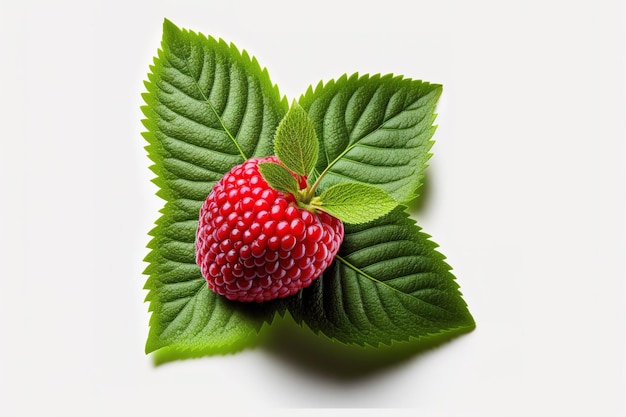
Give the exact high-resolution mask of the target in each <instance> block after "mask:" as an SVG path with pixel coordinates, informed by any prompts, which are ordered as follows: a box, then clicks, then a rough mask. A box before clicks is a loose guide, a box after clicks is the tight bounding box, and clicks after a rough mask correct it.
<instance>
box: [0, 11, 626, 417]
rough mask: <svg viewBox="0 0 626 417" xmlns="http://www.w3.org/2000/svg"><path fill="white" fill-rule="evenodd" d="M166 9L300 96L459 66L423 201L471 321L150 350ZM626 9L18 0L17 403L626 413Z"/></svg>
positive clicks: (14, 193)
mask: <svg viewBox="0 0 626 417" xmlns="http://www.w3.org/2000/svg"><path fill="white" fill-rule="evenodd" d="M164 17H167V18H169V19H171V20H172V21H173V22H174V23H175V24H177V25H178V26H181V27H187V28H190V29H193V30H195V31H199V32H202V33H205V34H211V35H213V36H216V37H222V38H224V39H226V40H227V41H232V42H234V43H235V44H236V45H237V46H238V47H239V48H241V49H246V50H248V51H249V52H250V53H251V54H252V55H254V56H256V57H257V58H258V59H259V61H260V62H261V65H263V66H266V67H267V68H268V70H269V72H270V75H271V77H272V80H273V81H274V82H276V83H277V84H278V85H279V86H280V88H281V92H282V93H283V94H286V95H287V97H288V98H289V99H290V100H291V99H292V98H294V97H297V96H299V94H300V93H302V92H304V91H305V89H306V88H307V87H308V85H309V84H312V83H313V84H316V83H317V82H318V81H319V80H329V79H331V78H336V77H338V76H340V75H341V74H343V73H346V72H347V73H353V72H357V71H358V72H361V73H390V72H392V73H396V74H403V75H405V76H407V77H411V78H416V79H424V80H428V81H432V82H437V83H442V84H443V85H444V93H443V96H442V98H441V101H440V105H439V108H438V112H439V117H438V119H437V123H438V124H439V129H438V130H437V132H436V134H435V139H436V144H435V146H434V147H433V153H434V156H433V158H432V159H431V166H430V168H429V169H428V171H427V173H428V186H427V188H426V190H425V191H426V199H425V202H424V203H423V206H422V208H421V209H420V210H415V212H414V215H415V217H416V218H417V219H418V221H419V223H420V224H421V225H422V226H423V227H424V229H425V231H426V232H428V233H429V234H431V235H432V236H433V240H435V241H436V242H438V243H439V244H440V245H441V251H442V252H443V253H444V254H446V255H447V257H448V261H449V263H450V264H451V265H452V266H453V268H454V272H455V274H456V276H457V278H458V282H459V284H460V285H461V289H462V291H463V294H464V298H465V300H466V301H467V303H468V304H469V307H470V311H471V312H472V313H473V315H474V317H475V319H476V321H477V324H478V327H477V328H476V330H475V331H474V332H472V333H470V334H467V335H464V336H461V337H459V338H456V339H454V340H452V341H451V342H450V343H447V344H445V345H443V346H440V347H439V348H437V349H435V350H432V351H428V352H424V353H422V354H419V355H410V356H408V357H404V358H403V359H402V360H397V361H393V363H391V364H388V365H386V366H373V365H371V364H368V363H365V362H358V361H357V362H356V365H350V364H349V363H348V364H345V363H344V364H342V365H341V366H337V367H335V366H333V362H332V361H333V358H330V357H327V354H326V353H324V354H316V353H315V349H309V350H308V352H307V351H306V348H305V346H304V345H305V344H308V342H306V343H303V342H300V345H298V344H297V342H296V339H294V338H293V337H292V338H290V337H283V338H282V339H278V340H277V341H274V342H271V341H270V342H267V343H264V344H262V345H261V346H259V347H257V348H255V349H249V350H246V351H244V352H241V353H237V354H234V355H228V356H216V357H209V358H202V359H197V360H187V361H179V362H174V363H170V364H167V365H164V366H160V367H155V366H154V365H153V364H152V361H151V357H150V356H146V355H144V353H143V348H144V341H145V338H146V335H147V331H148V318H149V316H148V313H147V307H148V306H147V304H144V303H143V299H144V297H145V291H144V290H143V289H142V286H143V283H144V281H145V276H142V271H143V269H144V267H145V264H144V263H143V262H142V258H143V257H144V256H145V254H146V253H147V250H146V249H145V245H146V243H147V241H148V236H147V234H146V233H147V231H148V230H149V229H150V228H151V227H152V224H153V222H154V220H155V219H156V217H157V211H158V209H159V208H160V207H161V205H162V201H160V200H159V199H158V198H156V197H155V196H154V192H155V191H156V187H155V186H154V185H153V184H151V183H150V179H151V178H152V174H151V173H150V171H149V170H148V168H147V167H148V165H149V161H148V159H147V158H146V156H145V151H144V150H143V146H144V145H145V143H144V141H143V139H142V137H141V136H140V133H141V132H142V131H143V127H142V125H141V123H140V119H141V118H142V114H141V112H140V110H139V107H140V106H141V105H142V99H141V93H142V92H143V91H144V87H143V80H144V79H146V74H147V72H148V66H149V65H150V63H151V60H152V57H153V56H154V55H155V54H156V50H157V48H158V47H159V43H160V37H161V24H162V21H163V18H164ZM625 22H626V19H625V18H624V9H623V7H621V5H620V3H619V2H617V1H555V0H541V1H534V0H530V1H514V2H503V1H495V0H493V1H432V0H431V1H428V2H423V1H411V2H408V1H407V2H398V1H392V0H386V1H377V2H373V1H367V0H362V1H358V2H356V1H354V2H352V1H350V2H342V1H339V0H333V1H309V2H305V3H304V2H303V3H300V2H293V1H292V2H287V1H285V2H275V1H258V2H253V1H250V2H244V1H220V2H215V1H211V0H205V1H172V2H169V1H163V0H162V1H141V2H125V1H116V0H106V1H105V0H103V1H100V2H95V1H84V2H83V1H55V2H47V1H33V0H29V1H23V2H19V3H18V2H17V1H7V0H2V1H0V56H1V58H0V88H1V91H0V143H1V148H0V186H1V189H0V248H1V252H0V415H2V416H57V415H58V416H75V415H76V416H78V415H81V416H82V415H96V416H99V415H102V416H110V415H152V416H161V415H174V413H175V414H176V415H181V416H195V415H209V414H212V415H215V414H217V413H220V414H229V413H228V411H229V410H230V411H243V412H244V413H247V414H248V415H265V414H267V415H292V413H293V410H286V409H285V408H312V407H330V408H335V409H336V410H334V411H333V412H332V413H337V414H339V413H345V414H351V415H352V414H355V413H350V412H349V411H347V410H345V409H344V408H365V409H367V408H372V407H385V408H396V407H398V408H399V410H396V412H395V414H402V415H405V414H406V415H430V416H528V415H534V416H555V415H568V416H590V415H597V416H623V415H626V404H625V402H624V400H623V399H622V398H620V397H621V396H623V394H624V393H626V365H625V360H624V359H625V354H624V352H625V351H626V346H625V345H626V343H625V342H626V338H625V332H626V328H625V320H624V319H625V318H626V308H625V307H624V305H625V301H626V287H625V285H624V278H625V277H626V274H625V272H626V271H625V268H624V261H623V255H624V252H625V249H626V239H625V238H626V226H625V221H624V218H625V215H624V213H626V210H625V209H626V207H625V206H626V196H625V191H626V190H625V182H624V179H625V178H626V177H625V174H626V172H625V171H626V169H625V168H624V163H625V162H626V158H625V147H624V140H625V139H626V137H625V133H626V124H625V122H624V120H625V116H626V99H625V92H626V89H625V81H626V79H625V74H626V71H625V70H626V65H625V64H626V62H625V59H624V57H625V54H624V52H625V49H624V47H625V45H624V40H625V39H626V36H625V35H626V31H625V30H624V25H625ZM291 330H293V329H291ZM304 340H307V339H304ZM283 342H285V343H287V344H289V343H296V347H297V349H304V352H305V353H303V354H300V353H298V352H295V353H293V352H292V353H289V350H290V349H292V348H291V346H286V347H285V346H281V344H282V343H283ZM311 343H312V344H313V346H316V345H315V343H314V342H313V341H311ZM323 345H324V344H323V343H322V347H320V349H322V350H323V349H324V348H323ZM307 346H308V345H307ZM308 347H310V346H308ZM330 355H331V356H332V352H331V353H330ZM357 359H358V358H356V357H355V361H356V360H357ZM334 360H337V358H334ZM355 368H356V369H355ZM411 409H415V410H411ZM253 410H256V411H253ZM300 413H302V414H305V410H300ZM370 413H371V415H379V414H378V413H379V412H378V411H375V410H373V411H370V412H367V410H364V411H359V415H364V414H366V415H370ZM306 414H307V415H308V414H309V413H306ZM311 414H312V413H311ZM395 414H394V413H391V415H395Z"/></svg>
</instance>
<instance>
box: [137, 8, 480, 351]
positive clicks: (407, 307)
mask: <svg viewBox="0 0 626 417" xmlns="http://www.w3.org/2000/svg"><path fill="white" fill-rule="evenodd" d="M146 89H147V92H146V93H145V94H144V95H143V97H144V100H145V102H146V105H145V106H144V107H142V110H143V112H144V114H145V116H146V120H144V124H145V126H146V129H147V132H146V133H145V134H144V137H145V138H146V140H147V141H148V144H149V145H148V146H147V147H146V149H147V151H148V156H149V158H150V159H151V160H152V161H153V162H154V165H153V166H152V167H151V169H152V170H153V171H154V173H155V174H156V178H155V179H154V183H155V184H156V185H157V186H158V187H159V190H158V192H157V195H158V196H160V197H161V198H163V199H164V200H165V204H164V207H163V209H162V210H161V217H160V218H159V219H158V220H157V221H156V227H155V228H154V229H153V230H152V231H151V232H150V235H151V236H152V240H151V241H150V243H149V245H148V247H149V248H150V253H149V254H148V256H147V257H146V261H147V262H148V263H149V265H148V267H147V268H146V271H145V273H146V274H148V275H149V278H148V280H147V282H146V285H145V288H146V289H147V290H148V295H147V297H146V300H147V301H149V302H150V307H149V309H150V311H151V312H152V316H151V319H150V333H149V336H148V341H147V343H146V351H147V352H153V351H158V352H160V353H163V354H166V355H169V357H170V359H172V358H174V359H175V358H180V357H188V356H200V355H205V354H215V353H225V352H233V351H236V350H238V349H241V348H244V347H246V346H249V345H250V344H252V343H254V341H255V338H256V335H257V333H258V331H259V330H260V329H261V327H262V326H263V325H264V323H271V321H272V319H273V317H274V316H275V314H276V313H279V314H281V315H282V314H284V313H285V311H286V309H288V311H289V312H290V314H291V315H292V316H293V317H294V318H295V319H296V320H297V321H298V322H299V323H306V324H307V325H308V326H309V327H310V328H312V329H313V330H314V331H316V332H322V333H324V334H326V335H327V336H329V337H330V338H333V339H336V340H340V341H342V342H345V343H348V344H357V345H372V346H378V345H379V344H381V343H382V344H389V343H391V342H392V341H394V340H397V341H405V340H409V339H417V340H418V341H420V342H424V343H426V342H428V341H431V340H434V339H433V338H435V337H441V336H444V337H451V336H453V335H455V334H458V333H460V332H464V331H469V330H471V329H472V328H473V326H474V322H473V319H472V317H471V315H470V314H469V312H468V311H467V308H466V306H465V303H464V301H463V299H462V298H461V295H460V293H459V291H458V287H457V284H456V283H455V281H454V276H453V275H452V274H451V273H450V267H449V266H448V265H447V264H446V263H445V262H444V257H443V256H442V255H441V254H439V253H438V252H437V251H436V250H435V248H436V245H435V244H434V243H432V242H430V241H429V240H428V236H427V235H425V234H423V233H422V232H421V231H420V229H419V227H418V226H416V225H415V223H414V222H413V220H411V219H409V218H408V215H407V214H406V213H405V212H404V211H403V209H402V206H400V207H397V208H396V209H395V210H393V211H391V212H389V213H387V212H388V211H389V210H391V209H392V204H393V206H395V205H396V202H400V203H406V202H408V201H410V200H412V199H413V198H414V197H415V191H416V189H417V187H418V186H419V184H420V179H421V177H422V175H423V170H424V168H425V167H426V161H427V160H428V158H429V156H430V154H429V153H428V152H429V150H430V147H431V140H430V139H431V137H432V135H433V132H434V127H433V126H432V123H433V121H434V118H435V116H434V110H435V105H436V102H437V99H438V97H439V95H440V94H441V87H440V86H439V85H434V84H428V83H425V82H421V81H413V80H408V79H402V78H401V77H392V76H382V77H381V76H378V75H374V76H371V77H369V76H365V77H358V76H357V75H353V76H351V77H347V76H343V77H341V78H340V79H338V80H337V81H332V82H329V83H327V84H321V83H320V84H319V85H318V87H317V88H315V89H312V88H310V89H309V90H308V91H307V93H306V94H305V95H303V96H302V97H301V98H300V100H299V101H298V103H299V104H300V105H301V106H300V105H298V104H294V105H292V106H291V109H290V108H289V106H288V102H287V100H286V99H285V98H283V97H281V96H280V94H279V92H278V89H277V87H276V86H274V85H273V84H272V83H271V81H270V78H269V76H268V74H267V71H266V70H264V69H261V67H260V66H259V64H258V62H257V61H256V60H255V59H254V58H250V57H249V56H248V54H247V53H246V52H239V51H238V50H237V49H236V48H235V46H234V45H232V44H231V45H228V44H226V43H225V42H224V41H222V40H219V41H218V40H215V39H213V38H211V37H205V36H203V35H200V34H196V33H194V32H190V31H186V30H180V29H179V28H177V27H176V26H175V25H174V24H173V23H171V22H169V21H167V20H166V21H165V23H164V25H163V41H162V44H161V49H160V50H159V52H158V57H156V58H155V60H154V64H153V65H152V66H151V67H150V73H149V74H148V82H146ZM288 111H289V116H288V117H286V118H284V116H285V115H286V114H287V113H288ZM281 121H282V122H281ZM279 124H280V128H279ZM277 130H278V131H277ZM275 133H276V136H274V135H275ZM274 138H275V140H274ZM294 140H295V141H299V144H298V145H297V146H296V147H295V148H294V149H291V150H289V149H290V145H291V144H293V141H294ZM274 142H276V143H274ZM284 150H288V151H287V152H283V151H284ZM294 150H297V151H298V152H300V153H299V154H298V152H295V155H296V158H293V160H291V159H290V157H289V156H285V154H290V155H294V152H293V151H294ZM274 151H275V152H276V154H277V156H278V157H279V158H280V159H281V161H282V162H283V163H284V164H285V166H286V167H287V168H288V169H290V170H291V171H293V172H295V173H297V174H300V175H311V176H312V177H314V178H312V181H315V180H316V179H319V182H317V183H316V184H315V186H313V187H311V188H309V190H312V192H311V194H313V192H314V191H316V187H317V186H319V187H317V191H318V192H317V194H318V197H320V200H321V201H322V208H325V209H327V210H329V212H332V211H333V210H334V211H335V213H337V214H339V215H340V217H341V216H343V217H346V216H347V217H348V218H349V220H351V221H353V222H354V223H361V224H347V223H346V224H345V228H346V235H345V239H344V243H343V244H342V247H341V249H340V253H339V256H338V257H337V258H336V259H335V261H334V262H333V264H332V265H331V266H330V267H329V268H328V269H327V270H326V271H325V272H324V274H323V275H322V276H321V277H320V278H319V279H317V280H316V281H314V283H313V285H312V286H311V287H309V288H307V289H305V290H303V291H301V292H300V293H298V294H296V295H295V296H292V297H289V298H287V299H285V300H276V301H275V302H267V303H262V304H256V303H238V302H231V301H228V300H226V299H225V298H224V297H221V296H219V295H216V294H215V293H213V292H212V291H210V290H209V289H208V287H207V285H206V282H205V280H204V278H203V277H202V276H201V274H200V268H199V267H198V266H197V265H196V263H195V247H194V241H195V233H196V228H197V224H198V213H199V210H200V207H201V205H202V203H203V201H204V200H205V198H206V197H207V195H208V194H209V192H210V191H211V188H212V186H213V185H214V184H215V182H216V181H217V180H219V179H220V178H221V177H222V176H223V174H225V173H226V172H228V171H229V170H230V169H231V168H232V167H233V166H234V165H236V164H239V163H241V162H243V161H244V160H245V159H246V158H250V157H261V156H267V155H270V154H272V152H274ZM281 155H282V156H283V157H284V158H287V159H288V160H289V162H287V161H285V160H283V159H282V158H281ZM316 161H317V162H316ZM276 167H279V168H278V169H277V168H276ZM261 170H262V171H263V175H264V177H266V178H270V182H271V184H272V186H275V187H277V188H279V189H282V190H283V191H287V192H293V191H294V186H297V185H298V184H297V183H296V180H295V179H293V177H291V175H290V174H289V172H287V171H286V170H285V169H284V168H282V167H281V166H280V165H277V164H263V165H262V166H261ZM285 173H286V174H288V175H289V177H290V178H289V179H288V178H287V176H286V175H285ZM322 174H323V176H321V175H322ZM292 180H293V181H292ZM347 182H353V183H354V182H356V183H361V184H356V185H346V183H347ZM310 183H311V181H310ZM333 186H335V187H334V188H333ZM359 186H361V187H366V188H367V189H366V188H360V189H355V188H354V187H359ZM376 187H379V188H376ZM374 190H378V191H374ZM381 190H384V192H383V191H381ZM305 191H306V190H305ZM365 193H367V194H369V195H371V196H374V197H376V199H377V201H379V202H380V201H382V202H383V203H382V204H380V203H377V204H379V205H380V206H381V207H378V208H374V207H372V205H371V204H368V203H367V202H364V200H363V198H362V195H364V194H365ZM376 193H379V194H380V195H375V194H376ZM359 195H361V197H359ZM389 196H390V197H389ZM309 197H312V200H311V203H314V202H316V201H318V200H315V199H316V198H318V197H315V196H309ZM321 197H323V198H321ZM307 198H308V197H307ZM346 201H347V202H349V203H350V204H352V205H353V208H354V206H355V205H356V206H358V207H360V208H359V209H358V211H359V212H358V213H357V212H352V210H353V209H346V208H345V207H347V204H345V202H346ZM324 204H325V205H326V206H324ZM384 213H387V214H386V215H384ZM331 214H332V213H331ZM379 216H383V217H379ZM368 221H369V222H368ZM365 222H368V223H365Z"/></svg>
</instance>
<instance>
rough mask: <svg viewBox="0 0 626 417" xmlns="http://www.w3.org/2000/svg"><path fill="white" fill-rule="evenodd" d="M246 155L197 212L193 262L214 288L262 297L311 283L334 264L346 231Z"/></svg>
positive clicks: (234, 295) (241, 297)
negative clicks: (273, 182) (279, 186)
mask: <svg viewBox="0 0 626 417" xmlns="http://www.w3.org/2000/svg"><path fill="white" fill-rule="evenodd" d="M260 162H276V163H277V162H278V159H277V158H276V157H274V156H270V157H266V158H253V159H249V160H247V161H246V162H244V163H243V164H241V165H237V166H235V167H234V168H232V169H231V170H230V171H229V172H228V173H226V174H225V175H224V176H223V177H222V178H221V179H220V180H219V181H218V182H217V183H216V184H215V186H214V187H213V190H212V191H211V193H210V194H209V196H208V197H207V199H206V201H205V202H204V204H203V205H202V208H201V210H200V218H199V225H198V229H197V233H196V243H195V245H196V261H197V263H198V265H200V269H201V271H202V275H203V276H204V278H205V279H206V281H207V283H208V286H209V288H210V289H211V290H213V291H214V292H216V293H218V294H221V295H224V296H225V297H226V298H228V299H229V300H237V301H256V302H263V301H267V300H272V299H275V298H284V297H288V296H290V295H293V294H295V293H296V292H298V291H299V290H300V289H302V288H306V287H308V286H309V285H311V283H312V282H313V280H314V279H315V278H316V277H318V276H320V275H321V273H322V272H323V271H324V270H325V269H326V268H327V267H328V265H330V263H331V262H332V260H333V258H334V257H335V255H336V254H337V252H338V251H339V247H340V246H341V242H342V240H343V236H344V227H343V224H342V222H341V221H340V220H338V219H337V218H335V217H333V216H331V215H329V214H327V213H324V212H321V211H320V212H317V213H315V212H312V211H309V210H307V209H303V208H299V207H298V206H297V204H296V201H295V199H294V197H293V195H291V194H288V193H283V192H281V191H277V190H275V189H273V188H271V187H270V186H269V185H268V184H267V182H266V181H265V180H264V178H263V176H262V175H261V174H260V172H259V169H258V164H259V163H260Z"/></svg>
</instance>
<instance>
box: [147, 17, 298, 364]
mask: <svg viewBox="0 0 626 417" xmlns="http://www.w3.org/2000/svg"><path fill="white" fill-rule="evenodd" d="M150 69H151V72H150V73H149V74H148V80H149V81H148V82H146V89H147V92H146V93H145V94H144V95H143V97H144V100H145V102H146V105H145V106H144V107H142V110H143V112H144V114H145V116H146V119H145V120H144V121H143V122H144V125H145V127H146V128H147V130H148V131H147V132H146V133H144V137H145V139H146V140H147V141H148V143H149V145H148V146H147V147H146V149H147V151H148V156H149V158H150V159H151V160H152V161H153V162H154V165H153V166H152V167H151V169H152V171H154V173H155V174H156V178H155V179H154V183H155V184H156V185H157V186H158V187H159V190H158V192H157V195H159V196H160V197H161V198H163V199H164V200H165V206H164V207H163V209H162V210H161V213H162V216H161V217H160V218H159V219H158V220H157V222H156V227H155V228H154V229H153V230H152V231H151V232H150V234H151V235H152V236H153V238H152V240H151V241H150V243H149V245H148V247H149V248H150V249H151V250H150V252H149V254H148V256H147V257H146V261H147V262H148V263H149V265H148V267H147V268H146V271H145V273H146V274H148V275H149V278H148V280H147V282H146V286H145V288H146V289H147V290H149V292H148V295H147V297H146V300H147V301H149V302H150V311H151V312H152V316H151V319H150V333H149V336H148V341H147V344H146V351H147V352H151V351H154V350H157V349H167V350H169V352H170V353H172V352H173V353H174V355H175V356H176V355H180V356H197V355H201V354H212V353H220V352H228V351H234V350H237V349H240V348H242V347H243V346H245V345H247V344H249V343H251V337H252V336H253V335H255V334H256V333H257V332H258V331H259V329H260V328H261V326H262V325H263V323H264V322H265V321H270V320H271V319H272V317H273V315H274V311H276V310H272V309H267V310H265V309H266V308H267V307H264V308H263V309H261V308H258V309H259V311H257V312H255V313H251V312H250V309H251V308H252V307H243V306H238V305H234V304H233V303H230V302H228V301H227V300H225V299H224V298H223V297H220V296H218V295H216V294H215V293H213V292H212V291H210V290H209V289H208V287H207V285H206V282H205V280H204V278H203V277H202V275H201V273H200V268H199V267H198V266H197V265H196V263H195V249H194V241H195V232H196V228H197V224H198V213H199V211H200V207H201V205H202V202H203V201H204V200H205V198H206V197H207V195H208V194H209V192H210V191H211V188H212V187H213V185H214V184H215V182H216V181H217V180H218V179H220V178H221V177H222V175H223V174H224V173H226V172H227V171H229V170H230V169H231V168H232V167H233V166H234V165H236V164H238V163H241V162H242V161H243V160H244V158H246V157H252V156H266V155H269V154H271V153H272V149H273V145H272V137H273V133H274V132H275V130H276V127H277V126H278V124H279V122H280V120H281V119H282V118H283V116H284V115H285V113H286V112H287V109H288V103H287V101H286V100H285V99H284V98H281V96H280V94H279V92H278V89H277V88H276V87H275V86H274V85H273V84H272V83H271V81H270V79H269V76H268V74H267V71H266V70H264V69H261V67H260V66H259V64H258V62H257V61H256V59H254V58H252V59H251V58H250V57H249V56H248V54H247V53H246V52H239V51H238V50H237V49H236V48H235V46H234V45H232V44H231V45H228V44H226V43H225V42H224V41H222V40H219V41H218V40H215V39H213V38H211V37H209V38H207V37H205V36H203V35H200V34H196V33H194V32H190V31H186V30H181V29H179V28H177V27H176V26H175V25H174V24H173V23H172V22H170V21H168V20H165V22H164V24H163V41H162V44H161V50H159V52H158V57H156V58H155V59H154V64H153V65H152V66H151V68H150Z"/></svg>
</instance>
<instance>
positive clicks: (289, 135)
mask: <svg viewBox="0 0 626 417" xmlns="http://www.w3.org/2000/svg"><path fill="white" fill-rule="evenodd" d="M274 152H275V154H276V156H277V157H278V159H279V160H280V162H282V163H283V164H285V166H286V167H287V169H289V170H290V171H292V172H295V173H296V174H298V175H309V173H310V172H311V171H312V170H313V168H314V167H315V163H316V161H317V153H318V141H317V137H316V136H315V129H314V128H313V121H312V120H311V119H310V118H309V117H308V116H307V114H306V112H305V111H304V109H303V108H302V107H300V105H299V104H298V103H297V102H296V101H294V102H293V103H292V105H291V108H290V109H289V112H288V113H287V115H286V116H285V118H284V119H283V120H282V121H281V122H280V125H278V129H277V130H276V137H275V139H274Z"/></svg>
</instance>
